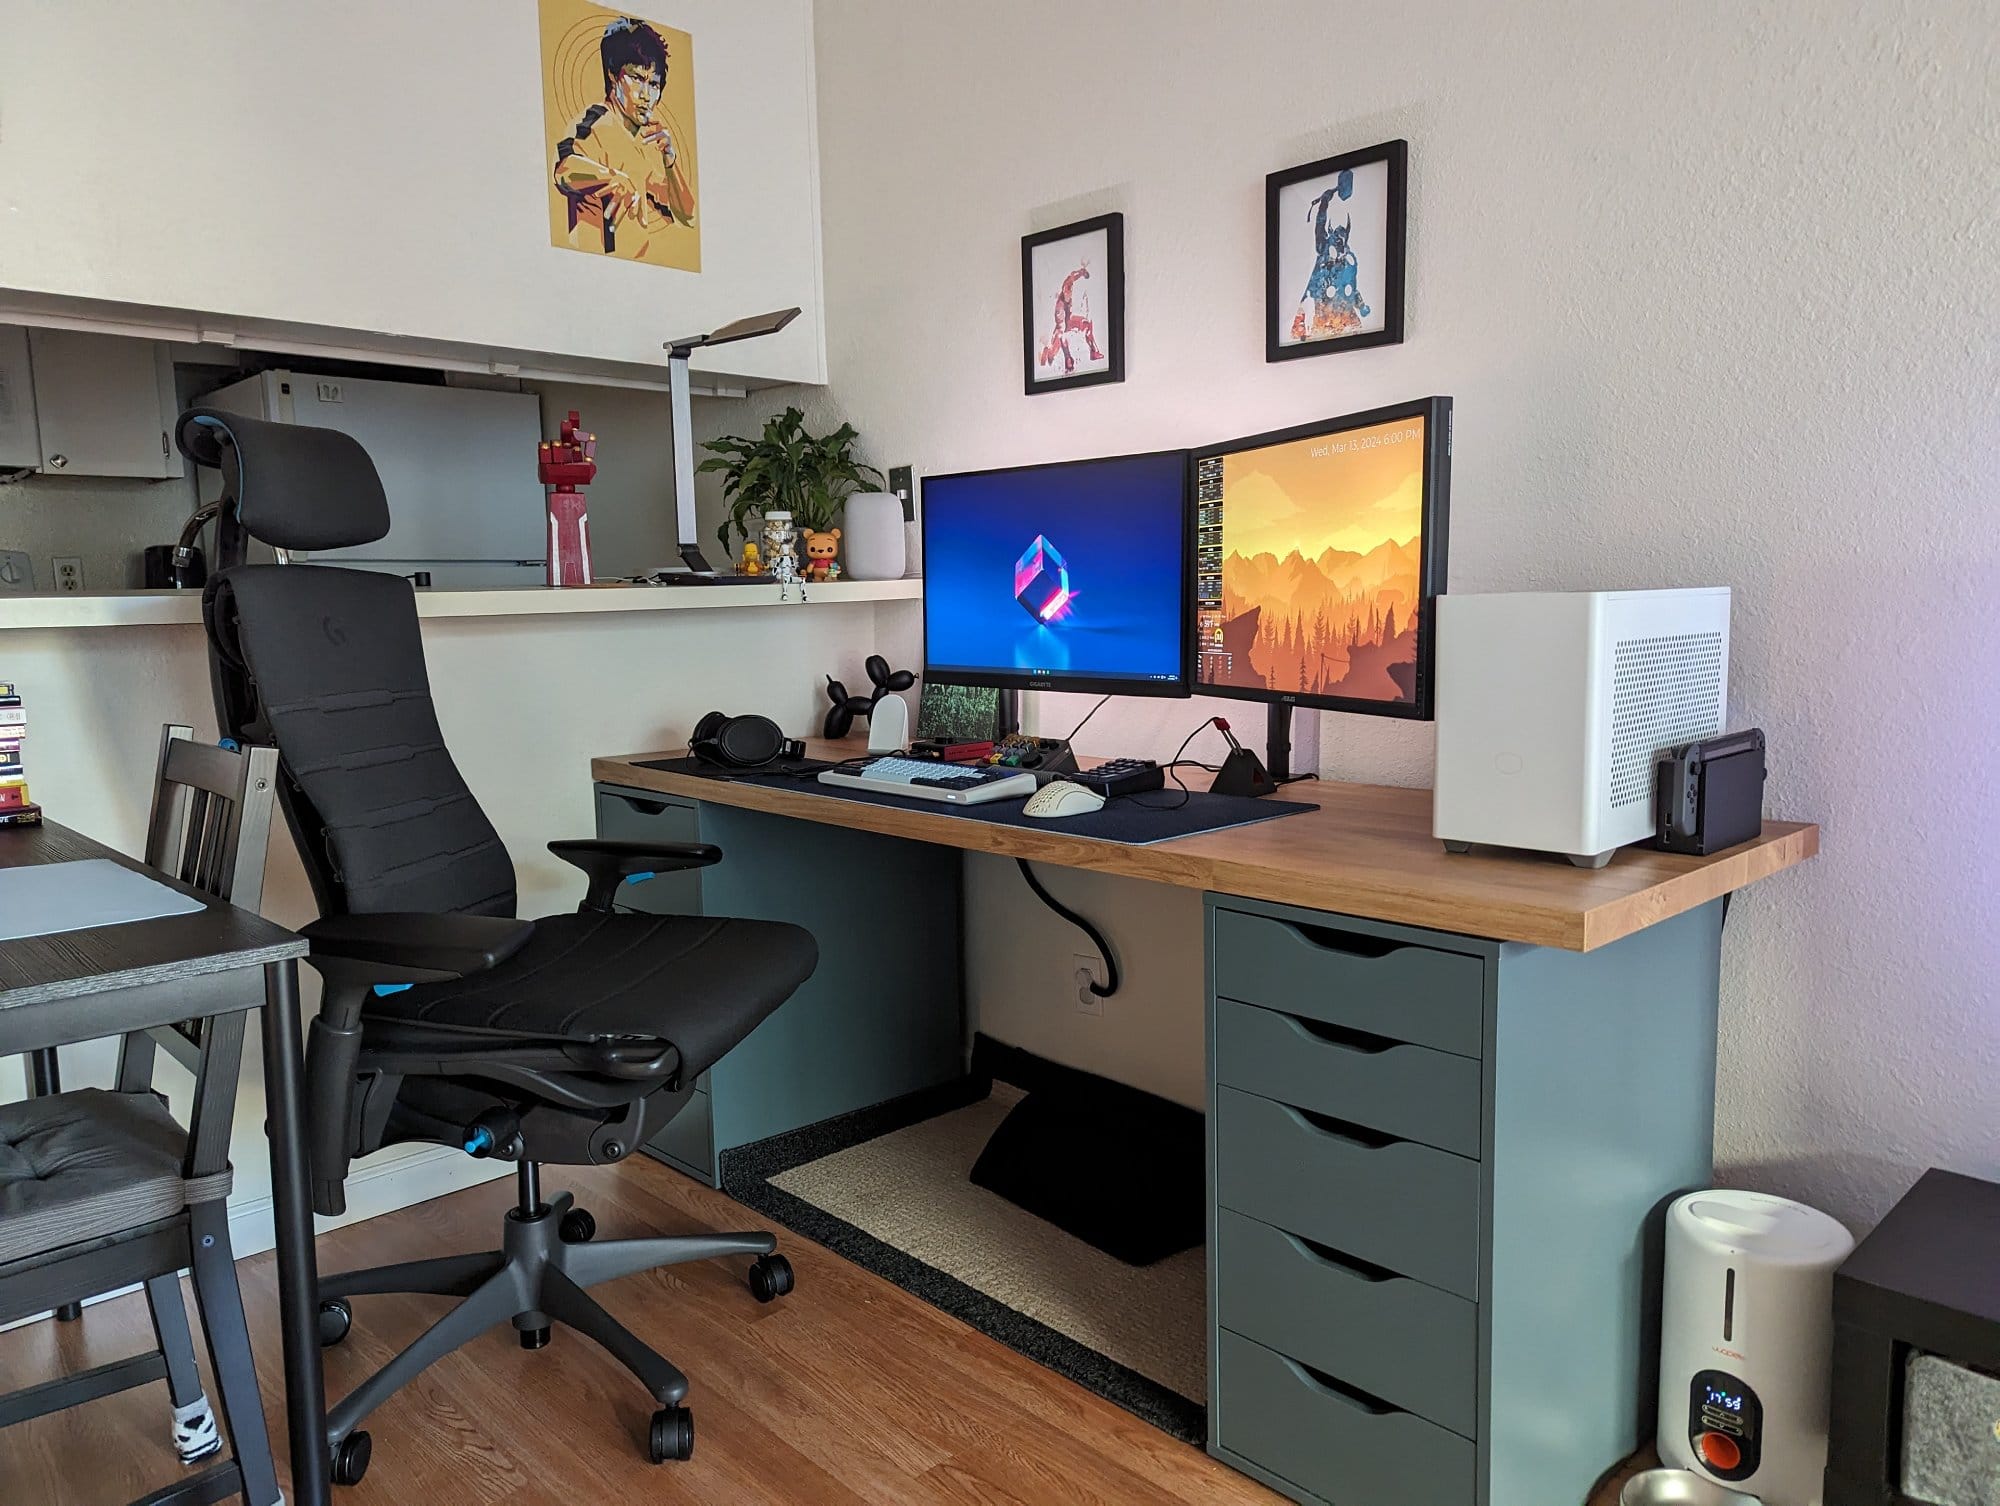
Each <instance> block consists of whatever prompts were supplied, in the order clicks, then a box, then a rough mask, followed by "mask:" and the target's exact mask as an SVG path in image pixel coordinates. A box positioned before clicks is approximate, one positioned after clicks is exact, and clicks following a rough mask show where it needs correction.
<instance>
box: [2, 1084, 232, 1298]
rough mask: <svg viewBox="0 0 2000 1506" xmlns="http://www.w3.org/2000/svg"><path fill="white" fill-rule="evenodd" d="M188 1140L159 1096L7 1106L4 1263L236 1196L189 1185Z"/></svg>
mask: <svg viewBox="0 0 2000 1506" xmlns="http://www.w3.org/2000/svg"><path fill="white" fill-rule="evenodd" d="M186 1154H187V1135H186V1132H185V1131H183V1130H182V1129H181V1127H180V1125H178V1124H176V1123H175V1122H174V1117H173V1115H171V1114H169V1113H168V1112H167V1111H166V1109H165V1108H164V1107H163V1106H162V1105H161V1103H160V1101H159V1100H158V1099H157V1098H155V1097H153V1095H152V1094H150V1093H112V1092H107V1091H105V1090H104V1089H102V1088H79V1089H77V1090H75V1091H73V1092H69V1093H56V1094H52V1095H51V1096H49V1097H46V1098H30V1099H27V1100H26V1101H25V1102H22V1103H10V1104H5V1105H0V1264H5V1263H6V1262H8V1261H10V1260H20V1259H23V1258H25V1257H27V1256H30V1255H45V1254H47V1253H49V1252H50V1251H52V1250H60V1249H62V1248H63V1247H65V1246H67V1245H74V1244H81V1243H83V1242H84V1241H85V1240H90V1239H97V1238H100V1237H102V1236H104V1235H107V1234H120V1233H123V1232H125V1231H126V1230H128V1229H137V1228H140V1227H142V1226H143V1225H146V1224H150V1223H155V1222H157V1221H158V1220H160V1219H163V1218H171V1217H173V1216H174V1215H175V1214H176V1213H179V1212H180V1211H181V1210H182V1209H184V1208H186V1207H187V1206H188V1205H189V1204H190V1203H197V1202H209V1201H212V1200H214V1199H216V1198H223V1197H227V1196H228V1195H229V1181H230V1177H229V1173H228V1172H227V1171H223V1172H219V1173H217V1174H216V1175H214V1176H211V1177H199V1178H196V1179H194V1180H192V1181H183V1180H182V1179H181V1165H182V1159H183V1157H185V1156H186Z"/></svg>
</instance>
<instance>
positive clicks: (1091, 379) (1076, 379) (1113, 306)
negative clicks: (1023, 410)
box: [1021, 214, 1125, 397]
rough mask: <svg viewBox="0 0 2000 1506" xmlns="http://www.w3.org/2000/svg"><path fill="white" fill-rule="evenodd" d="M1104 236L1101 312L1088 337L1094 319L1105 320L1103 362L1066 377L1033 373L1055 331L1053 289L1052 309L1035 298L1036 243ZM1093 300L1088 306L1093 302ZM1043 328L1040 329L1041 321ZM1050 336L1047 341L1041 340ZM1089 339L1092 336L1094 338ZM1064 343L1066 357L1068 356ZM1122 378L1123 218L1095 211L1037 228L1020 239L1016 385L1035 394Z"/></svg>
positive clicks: (1093, 330)
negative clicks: (1018, 380)
mask: <svg viewBox="0 0 2000 1506" xmlns="http://www.w3.org/2000/svg"><path fill="white" fill-rule="evenodd" d="M1098 235H1102V236H1103V237H1104V241H1105V246H1104V260H1105V262H1106V266H1105V269H1104V293H1103V298H1104V313H1103V314H1102V315H1101V316H1097V315H1096V314H1095V313H1094V312H1093V318H1092V328H1091V331H1090V333H1091V335H1092V336H1093V337H1094V336H1095V334H1096V329H1095V324H1096V319H1097V318H1098V317H1102V318H1103V320H1104V321H1105V325H1106V328H1105V330H1104V335H1105V341H1104V344H1103V346H1101V347H1099V349H1100V351H1101V356H1100V359H1102V360H1103V361H1104V362H1105V364H1104V365H1103V366H1101V367H1097V368H1096V369H1094V370H1090V371H1079V372H1075V373H1073V374H1070V375H1065V376H1046V375H1037V372H1038V368H1040V367H1041V366H1042V365H1043V362H1042V361H1041V355H1042V353H1043V351H1044V350H1045V349H1047V348H1048V346H1049V345H1050V344H1051V343H1052V342H1053V339H1054V336H1055V335H1056V333H1057V331H1056V330H1055V329H1054V327H1053V320H1054V311H1053V303H1054V292H1053V289H1044V291H1046V292H1048V293H1049V295H1050V296H1049V298H1048V299H1047V300H1046V301H1047V302H1048V303H1049V304H1050V305H1051V307H1050V308H1049V309H1047V310H1044V309H1043V308H1042V304H1043V302H1044V301H1045V300H1043V299H1041V298H1038V297H1037V296H1036V293H1037V290H1036V287H1035V251H1036V249H1037V248H1038V247H1042V246H1050V245H1055V244H1058V243H1060V242H1062V241H1070V240H1083V239H1085V238H1088V237H1095V236H1098ZM1092 302H1093V310H1094V307H1095V300H1094V299H1093V300H1092ZM1045 323H1046V324H1047V325H1048V328H1046V329H1044V328H1043V327H1042V326H1043V325H1044V324H1045ZM1043 335H1047V336H1048V337H1049V339H1048V340H1044V339H1043V338H1042V336H1043ZM1092 343H1094V339H1093V342H1092ZM1064 345H1065V352H1066V353H1065V360H1070V359H1072V356H1071V354H1070V353H1068V348H1067V347H1068V342H1067V341H1065V342H1064ZM1124 380H1125V216H1124V215H1122V214H1100V215H1097V216H1096V217H1095V218H1092V219H1088V220H1077V221H1075V222H1074V223H1072V224H1068V225H1058V226H1057V227H1056V228H1055V229H1053V230H1043V231H1039V232H1037V233H1036V234H1034V235H1024V236H1022V237H1021V386H1022V390H1023V391H1025V392H1026V393H1027V394H1028V396H1030V397H1034V396H1036V395H1037V394H1039V393H1044V392H1067V391H1069V390H1070V389H1072V388H1076V387H1095V386H1097V385H1098V384H1099V383H1102V382H1122V381H1124Z"/></svg>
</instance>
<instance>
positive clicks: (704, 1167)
mask: <svg viewBox="0 0 2000 1506" xmlns="http://www.w3.org/2000/svg"><path fill="white" fill-rule="evenodd" d="M646 1149H647V1150H649V1151H652V1152H653V1153H654V1154H655V1155H657V1156H663V1157H665V1158H666V1159H668V1160H670V1161H672V1162H673V1163H674V1164H675V1165H677V1166H678V1167H679V1168H680V1169H681V1170H682V1171H689V1172H693V1173H695V1174H696V1175H697V1176H699V1177H701V1179H702V1180H703V1181H711V1180H713V1178H714V1175H715V1148H714V1137H713V1134H712V1132H711V1128H710V1123H709V1112H708V1094H706V1093H705V1092H703V1091H702V1090H701V1089H700V1088H692V1089H690V1090H689V1091H688V1095H687V1102H686V1103H685V1104H684V1105H683V1106H682V1108H681V1111H680V1112H679V1113H678V1114H675V1115H674V1117H673V1118H671V1119H669V1120H668V1121H667V1122H666V1123H665V1124H663V1125H661V1126H660V1128H659V1129H658V1130H656V1131H654V1133H653V1135H652V1137H651V1138H650V1139H648V1140H647V1141H646Z"/></svg>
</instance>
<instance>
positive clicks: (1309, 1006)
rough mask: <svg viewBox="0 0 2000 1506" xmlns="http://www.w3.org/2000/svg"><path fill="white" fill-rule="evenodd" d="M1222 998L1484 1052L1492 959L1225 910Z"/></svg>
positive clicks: (1219, 961) (1219, 957) (1443, 1047)
mask: <svg viewBox="0 0 2000 1506" xmlns="http://www.w3.org/2000/svg"><path fill="white" fill-rule="evenodd" d="M1214 926H1215V945H1214V952H1213V956H1212V958H1211V966H1212V968H1213V969H1214V976H1215V992H1216V994H1217V995H1218V996H1220V997H1223V998H1230V999H1241V1000H1242V1001H1243V1002H1244V1003H1246V1004H1261V1005H1263V1006H1264V1007H1265V1008H1266V1009H1278V1010H1283V1011H1284V1012H1285V1013H1287V1014H1295V1015H1302V1016H1305V1017H1307V1018H1309V1019H1315V1020H1324V1021H1325V1022H1326V1023H1327V1024H1329V1025H1344V1026H1346V1027H1347V1028H1348V1029H1350V1030H1360V1031H1364V1032H1366V1033H1367V1034H1369V1035H1379V1036H1386V1037H1387V1038H1388V1039H1390V1040H1392V1041H1409V1042H1412V1043H1413V1044H1415V1045H1419V1046H1434V1047H1436V1048H1437V1049H1438V1050H1440V1051H1454V1052H1456V1053H1458V1054H1459V1055H1460V1056H1477V1055H1479V1053H1480V1043H1481V1039H1482V1037H1483V1035H1484V1031H1485V1017H1486V964H1485V962H1484V961H1483V960H1482V959H1480V958H1478V957H1473V956H1469V955H1467V954H1465V953H1462V952H1441V951H1438V950H1436V949H1435V948H1433V947H1427V946H1417V945H1415V944H1413V943H1408V942H1396V941H1385V940H1383V939H1382V938H1380V937H1376V936H1368V935H1364V934H1362V933H1360V932H1352V931H1342V930H1338V929H1335V928H1333V927H1330V926H1317V925H1312V926H1309V925H1302V924H1300V923H1299V922H1297V921H1290V920H1278V919H1276V918H1275V917H1272V916H1269V915H1251V914H1249V913H1247V912H1246V911H1242V910H1225V909H1221V908H1218V909H1217V910H1216V911H1215V914H1214Z"/></svg>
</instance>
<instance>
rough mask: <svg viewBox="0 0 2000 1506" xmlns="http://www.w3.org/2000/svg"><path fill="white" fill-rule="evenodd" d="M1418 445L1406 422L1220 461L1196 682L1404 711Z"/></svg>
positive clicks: (1420, 472)
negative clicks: (1210, 582)
mask: <svg viewBox="0 0 2000 1506" xmlns="http://www.w3.org/2000/svg"><path fill="white" fill-rule="evenodd" d="M1423 438H1424V420H1423V419H1422V418H1405V419H1397V420H1395V421H1393V422H1391V423H1387V424H1380V425H1376V426H1374V427H1371V428H1367V429H1356V430H1353V431H1351V432H1349V433H1346V434H1336V435H1327V436H1323V437H1319V438H1313V439H1302V440H1294V441H1292V442H1291V443H1288V444H1282V445H1273V446H1270V447H1269V448H1266V449H1262V450H1254V451H1249V452H1246V453H1244V454H1240V455H1229V456H1225V457H1223V458H1222V460H1221V466H1222V474H1221V478H1220V496H1219V498H1214V500H1218V501H1219V502H1220V504H1221V506H1220V509H1219V511H1220V528H1219V533H1220V538H1219V540H1218V541H1217V542H1216V543H1215V544H1212V545H1210V546H1209V551H1208V552H1209V555H1210V559H1212V560H1214V561H1215V562H1216V563H1219V565H1220V569H1219V572H1218V573H1219V577H1220V599H1219V602H1218V601H1217V600H1216V597H1215V593H1214V590H1213V588H1212V587H1211V588H1210V590H1208V591H1206V592H1204V596H1205V597H1206V598H1207V599H1206V600H1205V601H1204V603H1203V610H1202V613H1201V627H1200V648H1201V665H1200V679H1201V680H1202V681H1204V682H1205V683H1207V684H1211V685H1240V686H1245V687H1257V688H1262V689H1271V690H1289V691H1297V692H1299V693H1301V694H1312V695H1335V696H1346V697H1350V698H1353V699H1356V700H1371V701H1408V700H1411V699H1413V698H1414V696H1415V692H1416V662H1417V631H1416V629H1417V621H1416V618H1417V610H1418V607H1419V604H1420V601H1421V597H1420V595H1419V585H1420V581H1421V578H1422V560H1423V541H1422V538H1421V536H1420V535H1421V525H1422V518H1423V476H1424V444H1423ZM1207 500H1210V498H1209V497H1207V496H1205V497H1204V501H1207ZM1210 537H1211V535H1210V533H1209V531H1208V530H1204V538H1203V542H1204V544H1208V542H1209V538H1210ZM1204 563H1205V564H1207V563H1208V561H1204ZM1210 568H1213V566H1212V565H1211V566H1210ZM1212 578H1213V577H1211V579H1212Z"/></svg>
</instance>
